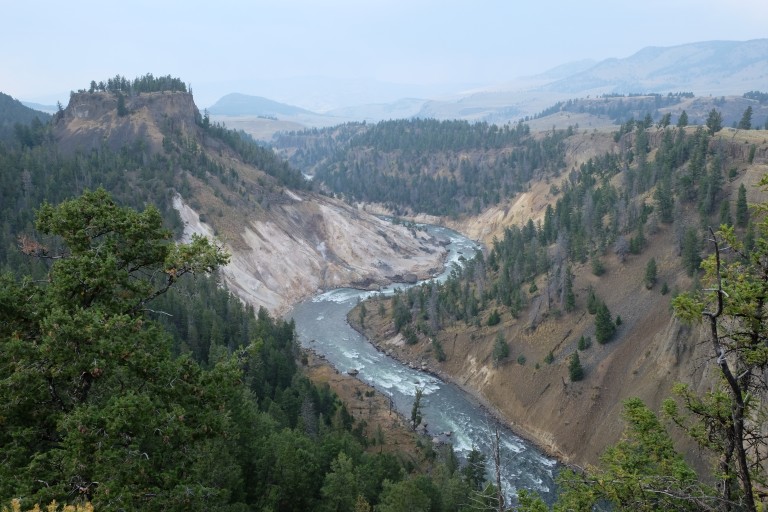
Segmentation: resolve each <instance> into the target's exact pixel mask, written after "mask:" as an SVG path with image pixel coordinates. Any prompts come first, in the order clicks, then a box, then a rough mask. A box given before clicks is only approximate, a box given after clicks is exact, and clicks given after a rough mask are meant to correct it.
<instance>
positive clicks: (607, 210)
mask: <svg viewBox="0 0 768 512" xmlns="http://www.w3.org/2000/svg"><path fill="white" fill-rule="evenodd" d="M675 134H676V135H675ZM675 140H677V142H674V141H675ZM686 140H687V141H688V142H684V141H686ZM766 140H768V136H766V132H765V131H764V130H751V131H743V130H742V131H740V130H734V129H724V130H722V131H720V132H718V133H716V134H715V135H714V136H712V137H708V136H706V134H705V133H704V132H703V131H702V130H700V129H697V128H696V127H687V128H685V129H680V128H678V129H672V128H668V129H666V130H662V129H660V128H656V127H653V128H650V129H639V130H635V131H633V132H632V133H629V134H626V135H624V136H623V137H622V138H621V139H619V140H616V139H615V137H614V136H613V135H612V134H608V133H594V132H593V133H590V132H587V131H585V132H582V133H574V134H572V135H570V136H568V137H567V138H565V139H564V141H563V145H562V153H561V158H562V159H563V161H564V164H562V165H561V166H558V168H560V169H571V170H570V171H569V172H563V173H562V174H561V175H558V173H557V172H554V173H553V172H552V171H549V170H547V169H546V167H539V168H537V169H536V170H534V172H533V174H532V176H533V177H532V178H531V179H530V181H529V182H528V183H527V184H526V185H525V186H524V187H523V189H524V191H523V192H521V193H518V194H514V195H512V196H511V197H508V198H506V199H504V200H502V201H501V202H500V204H498V205H495V206H492V207H490V208H488V209H486V210H485V211H484V212H482V213H481V214H480V215H477V216H475V215H464V216H460V217H459V218H458V219H455V220H453V221H448V223H449V224H450V225H451V226H453V227H454V228H456V229H458V230H460V231H462V232H464V233H466V234H467V235H468V236H470V237H472V238H475V239H480V240H483V241H484V242H485V243H486V244H487V247H488V250H487V252H486V254H485V259H484V260H480V261H478V262H475V263H471V264H470V266H469V267H468V270H467V271H466V272H463V273H461V274H460V276H458V277H457V278H456V279H455V280H453V279H452V280H449V281H448V283H446V285H444V286H441V287H439V288H430V287H426V288H421V289H417V290H414V291H412V292H408V294H406V296H405V297H403V299H402V300H401V301H399V302H398V300H397V299H395V300H387V301H384V304H383V306H382V307H381V308H380V307H379V306H377V305H376V304H373V305H368V306H367V307H366V310H367V311H368V312H369V313H368V315H367V316H366V320H365V333H366V334H367V335H368V336H369V337H371V338H372V339H374V340H376V343H378V344H379V345H380V346H381V348H382V349H383V350H386V351H387V352H391V353H392V354H394V355H395V356H396V357H399V358H401V359H403V360H406V361H409V362H411V363H413V364H415V365H417V366H419V365H426V366H427V367H428V368H429V369H430V370H431V371H433V372H435V373H437V374H439V375H441V376H443V377H444V378H446V379H448V380H451V381H454V382H456V383H457V384H459V385H461V386H463V387H465V388H466V389H468V390H469V391H470V392H471V393H473V394H475V395H477V396H478V397H479V398H480V399H482V400H484V401H485V403H487V404H488V406H489V407H490V408H492V409H494V410H496V411H497V412H498V413H499V414H500V415H501V416H502V417H504V418H505V419H506V420H507V421H508V422H509V423H510V424H512V425H513V426H514V427H515V428H517V429H518V431H520V432H521V433H522V434H524V435H526V436H528V437H530V438H531V439H534V440H536V441H537V442H538V443H539V444H540V445H541V446H542V447H544V448H545V449H548V450H550V451H551V452H552V453H555V454H557V455H558V456H559V457H561V458H562V459H563V460H565V461H568V462H571V463H574V464H578V465H581V466H583V465H585V464H595V463H596V462H597V460H598V457H599V456H600V454H601V453H602V452H603V450H604V449H605V448H606V447H607V446H609V445H611V444H613V443H615V442H616V441H617V440H618V439H619V437H620V434H621V432H622V429H623V421H622V419H621V408H622V402H623V401H624V400H626V399H627V398H629V397H632V396H639V397H640V398H642V399H643V400H644V401H645V402H646V403H647V404H649V406H650V408H651V409H652V410H655V411H658V410H659V408H660V406H661V402H662V400H663V399H665V398H667V397H669V396H670V394H671V392H672V385H673V384H674V383H676V382H687V383H690V384H691V385H692V386H693V387H694V389H697V390H699V391H704V390H706V389H708V386H710V384H711V378H712V373H711V372H712V370H711V368H710V367H708V366H707V364H706V362H707V360H708V358H709V357H710V355H711V354H710V352H711V349H710V348H709V347H708V346H707V345H706V344H704V343H702V341H703V340H704V339H705V338H703V336H706V334H705V332H704V331H700V330H699V329H698V328H691V327H688V326H686V325H684V324H683V323H681V322H680V321H679V320H676V319H674V318H673V317H672V315H671V309H670V308H671V306H670V300H671V298H672V297H673V296H674V295H676V294H677V293H679V292H682V291H686V290H690V289H692V288H695V287H696V283H697V282H698V281H697V280H698V272H697V270H696V266H695V265H697V262H698V261H699V258H700V257H702V256H703V255H705V254H706V253H707V252H708V251H709V250H710V246H708V245H707V244H706V243H705V240H706V237H705V235H704V233H703V232H702V231H701V230H700V228H699V226H702V225H714V226H717V225H719V224H720V223H721V222H731V223H733V222H734V220H733V218H734V217H732V215H735V212H736V207H735V205H736V204H737V203H738V202H739V197H738V196H739V190H740V188H741V186H742V185H744V189H745V190H746V198H747V201H748V202H750V203H757V202H763V201H765V200H766V199H767V198H768V196H766V194H765V192H764V191H762V190H760V189H759V188H758V187H757V183H758V182H759V180H760V179H761V178H762V177H763V176H764V175H765V174H766V172H768V143H766ZM638 144H640V145H646V144H647V146H646V150H645V154H643V152H642V151H638V149H637V148H638ZM676 144H677V145H680V144H682V145H681V146H679V149H677V150H673V149H672V148H673V147H674V146H675V145H676ZM697 145H698V149H697ZM684 146H685V147H686V148H687V149H685V150H683V153H684V155H685V156H683V153H681V152H680V150H681V149H682V148H683V147H684ZM640 147H642V146H640ZM630 152H631V153H633V154H634V155H638V154H640V155H641V157H642V158H641V161H640V162H638V160H637V159H636V158H635V159H634V160H633V161H632V162H628V161H626V160H624V159H625V158H626V156H627V155H628V154H629V153H630ZM673 154H676V155H677V156H675V157H673V156H672V155H673ZM697 154H698V155H700V156H701V159H699V157H696V156H695V155H697ZM606 155H607V156H606ZM441 158H442V157H440V156H438V158H437V161H440V159H441ZM697 169H698V170H697ZM694 173H698V174H694ZM693 176H697V177H696V178H693ZM691 179H693V181H691ZM638 180H640V181H638ZM710 180H714V181H710ZM713 186H716V187H717V188H712V187H713ZM667 187H671V189H668V188H667ZM665 191H666V192H665ZM669 192H671V193H672V194H673V195H674V199H673V203H674V206H672V203H669V205H668V206H665V204H666V203H665V202H664V201H667V199H663V197H665V196H664V194H666V193H669ZM660 194H661V195H660ZM701 194H703V195H701ZM665 208H672V210H669V215H670V216H669V217H667V216H666V215H667V214H665V213H664V212H665ZM643 212H645V213H643ZM665 218H666V220H664V219H665ZM587 219H588V220H587ZM723 219H726V220H723ZM727 219H731V220H730V221H728V220H727ZM704 223H706V224H704ZM557 226H559V227H557ZM611 226H612V227H611ZM740 226H741V227H740V228H737V232H738V233H739V236H741V237H748V233H749V229H751V228H749V229H748V228H747V225H746V224H740ZM550 229H551V230H552V231H551V232H550V231H549V230H550ZM612 230H615V231H612ZM611 232H613V233H614V234H613V235H611V234H610V233H611ZM547 233H550V234H547ZM686 237H692V238H690V239H691V240H692V242H685V241H684V240H683V239H684V238H686ZM686 243H692V244H694V245H689V246H688V247H691V248H692V249H690V250H689V249H686ZM624 244H626V245H624ZM633 244H637V245H633ZM686 251H689V252H686ZM690 251H693V252H690ZM686 254H690V255H693V256H691V257H695V259H694V260H693V261H694V263H693V264H692V263H690V262H689V261H688V260H686V258H687V257H688V256H686ZM651 259H654V261H655V263H656V265H657V268H658V276H657V280H656V284H655V285H654V286H652V287H651V288H650V289H649V288H647V287H646V285H645V284H644V275H645V272H646V267H647V264H648V262H649V261H650V260H651ZM596 265H599V267H600V270H599V272H598V271H597V270H595V269H596V268H597V267H596ZM691 265H694V266H693V267H692V266H691ZM567 275H570V276H571V277H570V278H566V277H565V276H567ZM569 281H570V282H569ZM566 282H568V284H567V285H566V284H565V283H566ZM662 288H663V289H664V291H662ZM568 290H570V291H568ZM667 290H668V291H667ZM568 293H572V294H573V295H572V297H573V299H572V300H573V302H572V303H567V301H566V296H567V294H568ZM592 293H594V294H595V295H596V296H597V297H598V298H599V300H600V301H604V303H605V304H606V305H607V306H608V307H609V309H610V313H611V314H612V318H616V317H620V318H621V324H620V325H619V327H618V329H617V332H616V334H615V337H614V339H613V341H611V342H610V343H606V344H599V343H597V342H596V341H595V340H596V335H597V333H596V324H595V317H594V316H593V315H591V314H589V313H588V312H587V309H588V308H587V306H588V304H587V303H588V299H589V296H590V295H591V294H592ZM496 311H497V312H498V313H499V317H500V318H499V319H498V320H497V322H498V323H494V322H493V321H491V320H490V317H491V316H493V313H494V312H496ZM358 317H359V311H353V312H352V313H351V314H350V316H349V319H350V322H353V323H357V318H358ZM403 319H404V320H403ZM499 337H501V338H502V339H503V340H504V341H505V343H506V344H507V346H508V347H509V355H508V356H506V357H504V358H503V360H501V361H500V362H497V361H495V360H494V347H495V346H496V343H497V340H498V338H499ZM582 338H584V339H587V340H589V339H591V340H592V342H591V346H590V347H589V348H586V347H585V348H583V349H579V350H578V352H579V354H580V358H581V364H582V365H583V368H584V372H585V375H586V377H585V379H584V380H583V381H580V382H570V379H569V369H568V366H569V361H570V358H571V357H572V354H574V353H575V352H577V349H578V348H579V345H580V343H582V344H583V343H584V342H583V341H581V340H582ZM677 439H678V441H680V442H683V436H681V435H680V433H679V432H678V433H677ZM680 446H681V447H682V449H684V450H685V451H686V453H687V455H688V457H689V458H690V460H691V461H692V462H694V463H695V464H696V465H697V466H698V467H699V468H705V469H706V468H707V467H708V464H709V462H708V461H706V460H702V459H701V458H700V457H702V456H703V455H702V452H700V451H698V450H696V449H695V448H693V446H692V445H691V443H690V442H685V443H683V444H681V445H680Z"/></svg>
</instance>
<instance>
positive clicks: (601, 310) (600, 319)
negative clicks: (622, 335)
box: [595, 302, 616, 345]
mask: <svg viewBox="0 0 768 512" xmlns="http://www.w3.org/2000/svg"><path fill="white" fill-rule="evenodd" d="M615 333H616V324H614V323H613V318H612V317H611V312H610V310H609V309H608V306H607V305H606V304H605V302H601V303H600V305H599V306H598V307H597V313H596V314H595V339H596V340H597V342H598V343H600V344H601V345H602V344H604V343H608V342H609V341H611V338H613V335H614V334H615Z"/></svg>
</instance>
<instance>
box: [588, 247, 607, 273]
mask: <svg viewBox="0 0 768 512" xmlns="http://www.w3.org/2000/svg"><path fill="white" fill-rule="evenodd" d="M590 260H591V263H590V265H591V268H592V273H593V274H594V275H596V276H597V277H600V276H602V275H603V274H605V265H604V264H603V260H602V259H601V258H600V256H598V255H597V254H594V253H593V254H592V257H591V258H590Z"/></svg>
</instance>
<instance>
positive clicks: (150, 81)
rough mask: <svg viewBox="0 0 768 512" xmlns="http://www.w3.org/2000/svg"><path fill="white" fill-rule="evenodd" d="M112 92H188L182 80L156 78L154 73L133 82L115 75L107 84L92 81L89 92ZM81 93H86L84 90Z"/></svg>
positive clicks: (166, 77) (165, 77)
mask: <svg viewBox="0 0 768 512" xmlns="http://www.w3.org/2000/svg"><path fill="white" fill-rule="evenodd" d="M97 91H101V92H111V93H114V94H123V93H124V94H128V95H135V94H141V93H143V92H163V91H168V92H187V85H186V84H185V83H184V82H182V81H181V79H180V78H174V77H172V76H171V75H166V76H159V77H155V76H154V75H152V73H147V74H146V75H144V76H140V77H136V78H135V79H134V80H133V81H131V80H128V79H127V78H125V77H124V76H121V75H115V76H114V78H108V79H107V81H106V82H104V81H100V82H99V83H96V82H95V81H94V80H91V85H90V88H89V89H88V92H89V93H91V94H93V93H94V92H97ZM81 92H85V90H84V89H83V90H82V91H81Z"/></svg>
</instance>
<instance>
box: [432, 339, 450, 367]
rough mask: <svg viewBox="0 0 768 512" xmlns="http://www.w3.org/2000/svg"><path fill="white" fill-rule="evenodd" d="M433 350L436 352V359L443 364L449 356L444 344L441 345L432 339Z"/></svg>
mask: <svg viewBox="0 0 768 512" xmlns="http://www.w3.org/2000/svg"><path fill="white" fill-rule="evenodd" d="M432 350H434V351H435V358H436V359H437V360H438V361H440V362H443V361H445V360H446V358H447V356H446V355H445V350H444V349H443V344H442V343H440V342H439V341H438V340H437V338H432Z"/></svg>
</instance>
